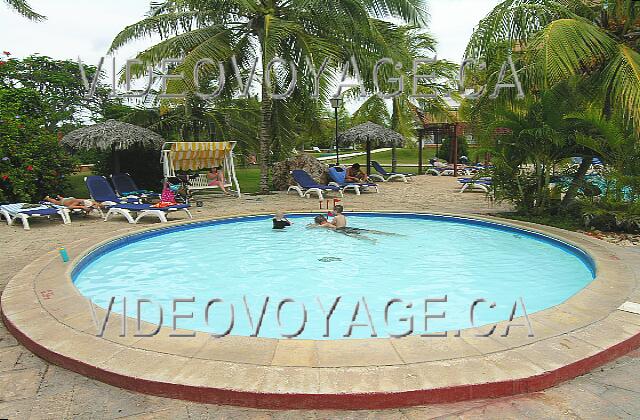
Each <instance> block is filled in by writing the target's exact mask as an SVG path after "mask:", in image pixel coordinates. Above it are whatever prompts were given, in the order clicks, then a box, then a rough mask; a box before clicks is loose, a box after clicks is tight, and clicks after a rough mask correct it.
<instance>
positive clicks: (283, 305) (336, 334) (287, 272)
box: [72, 213, 595, 339]
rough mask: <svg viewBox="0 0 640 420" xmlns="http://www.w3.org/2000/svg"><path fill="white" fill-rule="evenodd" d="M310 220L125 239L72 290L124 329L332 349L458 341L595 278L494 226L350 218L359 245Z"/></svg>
mask: <svg viewBox="0 0 640 420" xmlns="http://www.w3.org/2000/svg"><path fill="white" fill-rule="evenodd" d="M312 217H313V215H310V214H306V215H305V214H298V215H293V216H290V220H291V221H292V222H293V226H291V227H289V228H287V229H285V230H282V231H278V230H272V229H271V220H270V219H271V218H270V217H269V216H254V217H242V218H233V219H225V220H218V221H210V222H201V223H193V224H187V225H180V226H172V227H168V228H162V229H157V230H153V231H148V232H143V233H139V234H135V235H131V236H128V237H124V238H121V239H118V240H115V241H112V242H110V243H108V244H106V245H103V246H101V247H99V248H98V249H96V250H94V251H93V252H92V253H90V254H89V255H87V256H86V257H85V258H83V259H82V260H81V261H80V262H79V263H78V264H77V265H76V267H75V268H74V270H73V273H72V278H73V281H74V283H75V285H76V287H77V288H78V289H79V290H80V292H81V293H82V294H83V295H84V296H86V297H87V298H89V299H91V300H92V302H93V303H95V304H96V305H98V306H100V307H103V308H107V307H109V305H110V302H111V301H112V298H113V304H112V310H113V311H114V312H120V313H121V312H122V311H123V305H122V302H123V298H124V297H126V302H127V304H126V312H127V315H129V316H131V317H136V316H137V315H138V314H137V312H138V311H139V316H140V318H141V319H142V320H145V321H148V322H152V323H156V324H157V323H158V322H159V320H160V319H161V318H162V322H163V324H164V325H167V326H172V325H173V323H174V322H175V324H176V325H177V328H180V329H189V330H194V331H203V332H209V333H213V334H217V335H224V334H227V333H228V334H230V335H240V336H250V335H254V336H255V335H257V336H259V337H270V338H283V337H289V336H296V337H297V338H303V339H343V338H369V337H372V336H374V337H389V336H401V335H407V334H413V335H418V334H425V333H426V332H437V331H444V330H454V329H462V328H469V327H471V326H472V325H471V314H472V313H473V318H474V325H476V326H479V325H484V324H487V323H494V322H497V321H503V320H506V319H509V316H510V315H511V311H512V309H513V306H514V303H516V302H517V312H516V316H520V315H522V314H523V307H524V308H526V311H527V313H529V314H531V313H533V312H536V311H540V310H543V309H545V308H549V307H551V306H555V305H557V304H559V303H561V302H563V301H565V300H566V299H568V298H569V297H571V296H572V295H574V294H575V293H576V292H578V291H579V290H580V289H582V288H584V287H585V286H586V285H587V284H588V283H589V282H591V281H592V280H593V279H594V277H595V268H594V264H593V262H592V260H591V258H590V257H589V256H588V255H587V254H585V253H584V252H583V251H581V250H579V249H577V248H575V247H573V246H571V245H568V244H566V243H563V242H560V241H557V240H554V239H551V238H549V237H546V236H544V235H541V234H537V233H533V232H529V231H524V230H520V229H516V228H512V227H507V226H504V225H499V224H495V223H490V222H485V221H478V220H472V219H465V218H458V217H449V216H435V215H420V214H382V213H370V214H369V213H354V214H350V215H348V219H349V226H351V227H357V228H360V229H366V230H370V231H366V230H361V231H358V232H355V233H353V234H351V235H346V234H344V233H340V232H335V231H329V230H325V229H318V228H315V229H309V228H307V227H306V225H307V224H308V223H310V222H311V221H312ZM480 299H484V300H485V301H484V302H478V303H476V304H475V305H473V304H474V302H477V301H479V300H480ZM138 301H140V303H139V304H138ZM494 303H495V305H492V304H494ZM523 304H524V305H523ZM492 306H493V307H492ZM472 307H473V310H472ZM160 308H161V309H162V315H160ZM175 315H177V318H175V317H174V316H175ZM425 315H426V316H425ZM425 323H426V326H425Z"/></svg>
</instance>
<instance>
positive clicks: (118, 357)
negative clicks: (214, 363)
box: [97, 348, 191, 383]
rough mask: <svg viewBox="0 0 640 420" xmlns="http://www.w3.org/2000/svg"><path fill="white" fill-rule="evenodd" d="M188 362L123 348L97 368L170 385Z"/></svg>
mask: <svg viewBox="0 0 640 420" xmlns="http://www.w3.org/2000/svg"><path fill="white" fill-rule="evenodd" d="M190 360H191V359H189V358H187V357H180V356H176V355H167V354H164V353H156V352H152V351H146V350H137V349H131V348H124V349H123V350H122V351H121V352H119V353H116V354H114V355H113V356H112V357H110V358H109V359H107V360H106V361H104V362H102V363H99V364H98V365H97V366H98V367H99V368H100V369H104V370H107V371H109V372H113V373H117V374H120V375H124V376H127V377H133V378H145V379H149V380H153V381H159V382H168V383H171V382H172V381H173V377H174V376H175V374H176V372H178V371H180V369H182V367H183V366H185V364H186V363H187V362H189V361H190Z"/></svg>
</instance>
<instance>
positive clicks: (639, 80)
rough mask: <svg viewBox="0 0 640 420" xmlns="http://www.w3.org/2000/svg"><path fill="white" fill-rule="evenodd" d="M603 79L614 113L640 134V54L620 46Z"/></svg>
mask: <svg viewBox="0 0 640 420" xmlns="http://www.w3.org/2000/svg"><path fill="white" fill-rule="evenodd" d="M601 77H602V81H603V88H604V93H605V96H606V98H607V99H608V101H609V102H610V103H611V104H612V106H613V109H614V111H618V112H620V113H621V114H622V115H623V116H624V118H625V119H626V120H627V121H628V122H629V123H630V124H631V125H632V126H633V127H634V128H635V131H636V134H640V54H639V53H638V52H636V51H634V50H632V49H631V48H629V47H627V46H626V45H623V44H621V45H619V46H618V51H617V54H615V55H614V56H613V57H612V58H611V60H610V61H609V62H608V64H607V66H606V67H605V68H604V70H603V71H602V74H601Z"/></svg>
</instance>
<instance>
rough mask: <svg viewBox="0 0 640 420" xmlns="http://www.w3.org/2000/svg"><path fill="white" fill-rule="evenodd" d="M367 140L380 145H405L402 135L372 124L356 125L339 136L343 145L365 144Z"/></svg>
mask: <svg viewBox="0 0 640 420" xmlns="http://www.w3.org/2000/svg"><path fill="white" fill-rule="evenodd" d="M367 139H369V140H371V141H372V142H374V143H378V144H385V145H396V146H400V147H402V146H403V145H404V141H405V140H404V137H402V135H401V134H400V133H397V132H395V131H393V130H390V129H388V128H385V127H383V126H381V125H378V124H375V123H372V122H366V123H364V124H360V125H356V126H355V127H352V128H350V129H348V130H347V131H345V132H343V133H341V134H340V135H339V136H338V140H339V141H340V143H342V144H345V143H346V144H352V143H365V142H366V141H367Z"/></svg>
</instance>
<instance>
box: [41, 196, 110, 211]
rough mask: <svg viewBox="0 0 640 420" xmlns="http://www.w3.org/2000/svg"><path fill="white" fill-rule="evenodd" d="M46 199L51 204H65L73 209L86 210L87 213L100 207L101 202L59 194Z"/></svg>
mask: <svg viewBox="0 0 640 420" xmlns="http://www.w3.org/2000/svg"><path fill="white" fill-rule="evenodd" d="M44 199H45V201H48V202H49V203H51V204H55V205H57V206H65V207H66V208H68V209H71V210H75V209H80V210H84V211H85V212H87V214H88V213H90V212H91V211H92V210H93V209H97V208H99V207H100V204H98V203H96V202H95V201H92V200H88V199H82V198H74V197H63V196H61V195H57V196H56V198H51V197H49V196H46V197H45V198H44Z"/></svg>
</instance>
